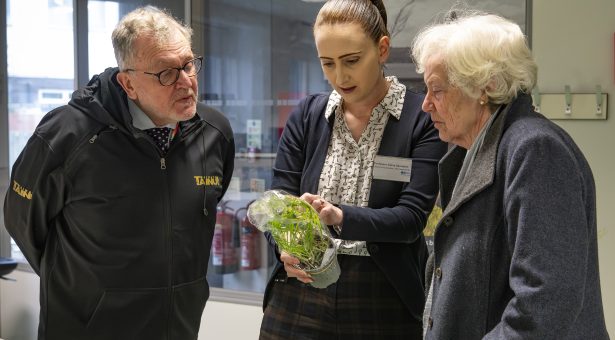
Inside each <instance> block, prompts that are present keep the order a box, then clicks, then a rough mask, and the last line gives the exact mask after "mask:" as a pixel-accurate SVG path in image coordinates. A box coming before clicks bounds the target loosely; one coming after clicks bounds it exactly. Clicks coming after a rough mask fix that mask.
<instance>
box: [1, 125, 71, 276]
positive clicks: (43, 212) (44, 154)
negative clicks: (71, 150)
mask: <svg viewBox="0 0 615 340" xmlns="http://www.w3.org/2000/svg"><path fill="white" fill-rule="evenodd" d="M59 167H60V162H59V160H58V158H57V155H55V154H54V152H53V150H52V148H51V146H50V145H49V144H48V143H47V142H46V141H45V140H44V139H43V138H42V137H41V136H40V135H39V134H37V133H36V132H35V134H34V135H33V136H32V137H31V138H30V140H29V141H28V143H27V144H26V146H25V148H24V149H23V151H22V152H21V154H20V155H19V157H18V158H17V160H16V161H15V164H14V165H13V169H12V172H11V182H10V184H9V190H8V191H7V194H6V198H5V200H4V224H5V226H6V229H7V231H8V232H9V234H10V235H11V237H12V238H13V239H14V240H15V243H17V245H18V246H19V249H20V250H21V252H22V253H23V254H24V256H25V257H26V259H27V260H28V262H29V263H30V265H31V266H32V269H33V270H34V271H35V272H36V273H37V274H39V275H40V264H41V258H42V256H43V253H44V252H45V244H46V242H47V239H48V237H49V234H50V231H51V228H52V220H53V219H54V217H55V216H56V215H57V214H58V213H59V212H60V210H61V209H62V205H63V177H62V174H61V172H60V171H59Z"/></svg>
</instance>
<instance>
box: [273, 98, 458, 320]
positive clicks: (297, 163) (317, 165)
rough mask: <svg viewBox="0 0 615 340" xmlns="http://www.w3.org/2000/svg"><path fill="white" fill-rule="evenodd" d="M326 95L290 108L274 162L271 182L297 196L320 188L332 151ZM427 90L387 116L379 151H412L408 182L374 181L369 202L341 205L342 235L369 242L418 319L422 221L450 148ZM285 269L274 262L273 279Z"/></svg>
mask: <svg viewBox="0 0 615 340" xmlns="http://www.w3.org/2000/svg"><path fill="white" fill-rule="evenodd" d="M328 100H329V94H316V95H310V96H308V97H306V98H305V99H303V100H302V101H301V102H300V103H299V106H298V107H297V108H296V109H295V110H294V111H293V112H292V113H291V115H290V117H289V119H288V122H287V123H286V127H285V128H284V132H283V133H282V137H281V139H280V144H279V147H278V152H277V156H276V161H275V166H274V168H273V184H272V188H273V189H282V190H285V191H287V192H288V193H290V194H294V195H297V196H300V195H301V194H303V193H305V192H310V193H316V192H317V190H318V183H319V178H320V173H321V171H322V167H323V164H324V161H325V158H326V156H327V150H328V147H329V141H330V138H331V131H332V128H333V121H334V115H331V116H330V117H329V119H328V120H327V119H325V115H324V111H325V109H326V105H327V102H328ZM422 101H423V95H421V94H418V93H414V92H411V91H406V96H405V100H404V104H403V108H402V114H401V117H400V119H399V120H398V119H396V118H394V117H390V118H389V120H388V123H387V126H386V128H385V131H384V135H383V137H382V141H381V144H380V149H379V151H378V155H381V156H392V157H403V158H411V159H412V160H413V162H412V170H411V180H410V182H409V183H403V182H397V181H388V180H378V179H374V180H372V186H371V192H370V198H369V204H368V207H367V208H362V207H356V206H348V205H341V206H340V208H341V209H342V211H343V213H344V219H343V223H342V226H343V227H342V233H341V235H340V238H341V239H344V240H361V241H367V249H368V251H369V253H370V255H371V257H372V259H373V260H374V262H375V263H376V264H377V265H378V266H379V267H380V268H381V269H382V271H383V273H384V274H385V275H386V277H387V278H388V279H389V281H390V282H391V284H392V285H393V287H395V289H396V291H397V293H398V294H399V296H400V298H401V299H402V301H403V302H404V304H405V305H406V306H407V308H408V310H409V311H410V313H411V314H412V315H413V316H414V317H415V319H416V320H417V321H420V320H421V318H422V314H423V305H424V300H425V296H424V269H425V262H426V259H427V248H426V244H425V239H424V238H423V234H422V231H423V228H424V226H425V223H426V220H427V216H428V215H429V213H430V211H431V209H432V207H433V204H434V202H435V200H436V196H437V192H438V172H437V167H438V161H439V160H440V158H442V156H443V155H444V154H445V152H446V144H445V143H443V142H442V141H440V139H439V137H438V131H437V130H436V129H435V128H434V126H433V123H432V122H431V119H430V118H429V114H427V113H425V112H423V111H421V103H422ZM280 271H282V272H283V271H284V269H283V266H282V264H281V262H279V261H278V262H277V263H276V266H275V268H274V270H273V272H272V275H271V278H270V280H269V283H268V284H267V289H266V291H265V298H264V302H263V308H265V307H266V305H267V301H268V297H269V292H270V290H271V286H272V285H273V282H274V280H273V278H274V277H275V276H276V275H277V274H278V272H280Z"/></svg>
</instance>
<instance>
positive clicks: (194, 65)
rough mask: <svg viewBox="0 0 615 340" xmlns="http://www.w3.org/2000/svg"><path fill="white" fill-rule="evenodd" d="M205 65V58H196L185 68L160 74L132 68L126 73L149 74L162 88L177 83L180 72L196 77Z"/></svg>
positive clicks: (164, 71)
mask: <svg viewBox="0 0 615 340" xmlns="http://www.w3.org/2000/svg"><path fill="white" fill-rule="evenodd" d="M202 65H203V57H196V58H194V59H192V60H188V61H187V62H186V63H185V64H184V66H182V67H171V68H168V69H166V70H162V71H160V72H158V73H151V72H145V71H138V70H135V69H132V68H127V69H125V70H124V71H126V72H129V71H133V72H142V73H145V74H149V75H150V76H154V77H156V78H158V81H159V82H160V85H162V86H171V85H173V84H175V83H176V82H177V80H178V79H179V72H180V71H184V72H186V75H187V76H188V77H194V76H196V75H197V74H198V73H199V71H200V70H201V66H202Z"/></svg>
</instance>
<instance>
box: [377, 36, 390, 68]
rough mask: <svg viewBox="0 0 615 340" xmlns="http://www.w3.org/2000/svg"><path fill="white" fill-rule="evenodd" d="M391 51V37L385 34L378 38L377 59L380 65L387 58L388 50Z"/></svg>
mask: <svg viewBox="0 0 615 340" xmlns="http://www.w3.org/2000/svg"><path fill="white" fill-rule="evenodd" d="M390 51H391V39H390V38H389V37H387V36H386V35H385V36H383V37H382V38H380V40H378V61H379V62H380V65H384V64H385V63H386V61H387V59H389V52H390Z"/></svg>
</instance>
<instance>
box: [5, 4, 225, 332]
mask: <svg viewBox="0 0 615 340" xmlns="http://www.w3.org/2000/svg"><path fill="white" fill-rule="evenodd" d="M191 34H192V32H191V30H190V28H188V27H185V26H183V25H182V24H180V23H179V22H177V21H176V20H175V19H174V18H173V17H171V16H170V15H168V14H167V13H165V12H164V11H161V10H159V9H157V8H154V7H145V8H139V9H136V10H135V11H133V12H131V13H129V14H127V15H126V16H125V17H124V18H123V19H122V20H121V21H120V23H119V24H118V25H117V27H116V29H115V30H114V32H113V47H114V50H115V55H116V59H117V62H118V66H119V69H118V68H110V69H107V70H106V71H105V72H103V73H102V74H100V75H98V76H95V77H94V78H93V79H92V80H91V81H90V83H89V84H88V86H87V87H85V88H83V89H80V90H78V91H76V92H75V93H74V94H73V98H72V100H71V101H70V102H69V103H68V105H66V106H63V107H60V108H58V109H56V110H54V111H52V112H50V113H48V114H47V115H46V116H45V117H44V118H43V120H42V121H41V122H40V124H39V126H38V127H37V128H36V131H35V132H34V135H33V136H32V137H31V139H30V140H29V142H28V144H27V145H26V147H25V148H24V150H23V152H22V153H21V155H20V156H19V158H18V159H17V161H16V162H15V165H14V167H13V171H12V176H11V185H10V186H11V190H9V191H8V193H7V196H6V200H5V208H4V211H5V223H6V227H7V229H8V231H9V233H10V234H11V236H12V237H13V238H14V239H15V241H16V242H17V244H18V245H19V247H20V249H21V250H22V251H23V253H24V254H25V256H26V258H27V259H28V261H29V262H30V264H31V265H32V268H33V269H34V271H35V272H36V273H37V274H39V275H40V278H41V281H40V282H41V294H40V304H41V312H40V324H39V339H90V340H91V339H148V340H151V339H196V338H197V334H198V330H199V324H200V320H201V314H202V311H203V308H204V306H205V302H206V300H207V298H208V296H209V286H208V284H207V281H206V277H205V276H206V273H207V263H208V261H209V251H210V246H211V240H212V236H213V231H214V224H215V215H216V214H215V209H216V205H217V202H218V201H219V200H220V199H221V197H222V196H223V195H224V192H225V191H226V188H227V186H228V184H229V182H230V178H231V174H232V172H233V159H234V152H235V151H234V149H235V146H234V140H233V134H232V131H231V127H230V125H229V122H228V120H227V119H226V118H225V117H224V116H223V115H222V114H221V113H219V112H216V111H214V110H211V109H207V108H205V107H203V106H201V104H199V103H197V79H196V75H197V74H198V72H199V71H200V69H201V64H202V57H198V56H195V55H194V54H193V52H192V46H191ZM199 179H200V180H199ZM203 179H207V180H203Z"/></svg>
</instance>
